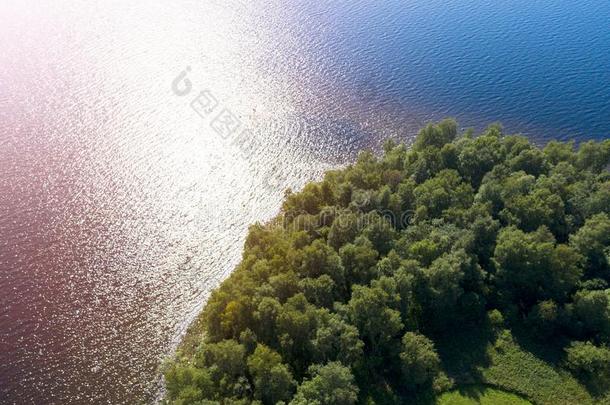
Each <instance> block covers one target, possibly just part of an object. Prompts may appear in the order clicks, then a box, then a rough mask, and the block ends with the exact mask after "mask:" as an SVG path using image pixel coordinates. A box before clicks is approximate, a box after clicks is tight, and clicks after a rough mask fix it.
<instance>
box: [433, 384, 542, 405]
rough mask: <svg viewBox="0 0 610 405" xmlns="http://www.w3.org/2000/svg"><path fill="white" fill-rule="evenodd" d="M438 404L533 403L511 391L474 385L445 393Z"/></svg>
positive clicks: (529, 404)
mask: <svg viewBox="0 0 610 405" xmlns="http://www.w3.org/2000/svg"><path fill="white" fill-rule="evenodd" d="M437 405H531V402H529V401H528V400H526V399H523V398H521V397H519V396H517V395H515V394H511V393H509V392H505V391H500V390H498V389H495V388H490V387H485V386H482V385H472V386H465V387H461V388H459V389H457V390H454V391H451V392H446V393H444V394H443V395H441V396H440V397H439V398H438V401H437Z"/></svg>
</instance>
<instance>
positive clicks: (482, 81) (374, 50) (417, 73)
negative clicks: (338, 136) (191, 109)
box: [298, 0, 610, 140]
mask: <svg viewBox="0 0 610 405" xmlns="http://www.w3.org/2000/svg"><path fill="white" fill-rule="evenodd" d="M300 7H302V8H299V12H300V14H298V15H299V18H300V21H302V22H303V24H302V25H303V26H304V27H301V28H300V29H301V30H302V31H301V32H302V33H303V36H302V39H303V40H304V43H305V45H304V47H305V48H306V49H307V50H308V51H309V52H312V53H314V54H316V55H317V57H316V61H317V62H319V64H320V65H321V67H320V70H322V71H324V72H326V74H327V76H328V80H329V81H332V82H334V83H336V84H337V86H338V87H342V88H345V89H350V91H352V92H356V93H358V94H359V95H360V96H361V98H362V102H363V103H368V105H369V106H372V107H371V108H380V107H381V108H385V107H386V106H392V107H391V108H390V107H388V108H389V109H392V110H393V111H394V112H397V116H398V117H400V113H401V111H403V110H404V112H405V113H409V112H411V111H413V110H416V111H417V113H416V114H415V116H416V117H418V118H420V121H421V120H428V119H439V118H441V117H443V116H447V115H449V116H455V117H457V118H458V119H459V120H460V122H461V123H462V124H464V125H465V126H475V127H481V126H485V125H486V124H488V123H489V122H492V121H501V122H502V123H503V124H504V125H505V127H506V128H507V130H510V131H515V132H523V133H525V134H528V135H530V136H533V137H534V138H537V139H540V140H547V139H550V138H560V139H567V138H577V139H589V138H597V139H600V138H603V137H607V136H608V135H610V2H608V1H601V0H592V1H591V0H586V1H580V2H574V1H564V0H555V1H551V0H549V1H506V0H500V1H473V0H446V1H438V0H425V1H384V2H369V1H335V2H332V4H325V5H314V6H312V5H302V6H300ZM308 35H311V41H308V40H307V39H306V37H307V36H308ZM308 44H309V46H308ZM321 50H322V52H321Z"/></svg>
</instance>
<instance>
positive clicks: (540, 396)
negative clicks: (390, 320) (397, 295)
mask: <svg viewBox="0 0 610 405" xmlns="http://www.w3.org/2000/svg"><path fill="white" fill-rule="evenodd" d="M437 343H438V348H439V352H440V353H441V358H442V359H443V366H444V369H445V370H446V372H447V375H448V376H449V377H450V378H451V379H452V380H453V381H454V386H455V387H464V386H470V385H475V386H476V385H484V386H492V387H494V388H497V389H499V390H502V391H504V392H510V393H514V394H517V395H518V396H520V397H522V398H527V399H528V400H529V401H530V402H532V403H534V404H537V405H573V404H578V405H591V404H608V403H610V402H608V398H607V397H606V398H594V397H593V396H592V395H591V393H590V392H589V391H588V390H587V388H586V387H585V386H584V385H583V384H581V383H580V382H579V381H578V380H577V379H576V378H575V377H574V376H572V375H571V374H570V373H569V372H567V371H566V370H565V369H563V368H562V367H561V363H560V358H561V356H560V352H561V348H560V346H559V345H557V346H555V347H554V346H553V343H554V342H548V344H547V346H546V347H542V348H540V347H534V346H533V345H530V344H529V343H527V342H523V341H518V340H517V339H516V338H515V337H514V336H513V335H512V334H511V333H510V332H509V331H508V330H504V331H501V332H499V333H498V335H497V337H496V336H494V334H493V333H492V332H491V331H490V330H489V329H488V328H485V327H482V328H480V329H477V330H469V331H465V332H463V333H461V334H458V335H453V336H451V337H450V338H449V337H448V338H447V340H446V341H443V340H440V341H439V342H437ZM526 348H527V349H526ZM462 390H463V389H462ZM452 393H453V392H452ZM445 395H446V394H445ZM441 398H442V397H441ZM449 398H452V397H449ZM444 403H447V404H449V403H453V402H444ZM444 403H443V402H441V404H444ZM455 403H456V404H461V402H455ZM464 403H465V404H468V403H477V402H464ZM509 403H510V402H509Z"/></svg>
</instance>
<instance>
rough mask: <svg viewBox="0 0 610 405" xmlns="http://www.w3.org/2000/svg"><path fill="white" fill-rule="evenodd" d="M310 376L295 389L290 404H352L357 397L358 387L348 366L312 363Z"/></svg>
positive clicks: (334, 363) (333, 363)
mask: <svg viewBox="0 0 610 405" xmlns="http://www.w3.org/2000/svg"><path fill="white" fill-rule="evenodd" d="M309 373H310V375H311V377H310V378H308V379H306V380H305V381H303V383H302V384H301V385H299V387H298V389H297V393H296V395H295V396H294V399H293V400H292V401H291V402H290V405H352V404H355V403H356V401H357V399H358V391H359V390H358V387H357V386H356V384H355V381H354V376H353V375H352V373H351V371H350V369H349V368H347V367H345V366H343V365H341V363H337V362H331V363H328V364H325V365H314V366H311V367H310V369H309Z"/></svg>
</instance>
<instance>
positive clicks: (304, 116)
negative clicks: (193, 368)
mask: <svg viewBox="0 0 610 405" xmlns="http://www.w3.org/2000/svg"><path fill="white" fill-rule="evenodd" d="M310 3H311V2H306V1H301V0H297V1H294V2H290V3H288V2H280V1H267V2H262V1H253V2H245V1H239V0H230V1H216V0H214V1H187V0H180V1H176V2H172V4H168V2H161V1H148V2H144V1H141V0H130V1H118V0H110V1H104V2H101V1H92V2H77V1H75V0H57V1H50V0H34V1H31V2H27V4H25V3H24V2H22V1H16V0H5V1H3V2H2V3H0V49H2V52H0V302H1V303H2V305H1V306H0V403H3V404H4V403H20V404H21V403H36V404H47V403H48V404H55V403H57V404H68V403H70V404H81V403H83V404H84V403H92V402H93V403H109V404H133V403H140V402H149V401H151V400H153V399H154V398H155V396H156V393H157V392H158V388H159V387H158V381H159V379H158V377H159V373H158V367H159V364H160V362H161V361H162V359H163V358H164V357H166V356H168V355H170V354H171V352H172V350H173V348H174V347H175V345H176V343H177V341H178V339H179V337H180V335H181V333H182V332H183V331H184V329H185V328H186V326H187V325H188V323H189V322H190V320H192V319H193V317H194V316H195V315H196V314H197V311H198V310H199V309H200V308H201V305H202V304H203V302H204V300H205V298H206V297H207V295H208V293H209V291H210V289H211V288H213V287H214V286H216V285H217V284H218V283H219V282H220V281H221V280H222V279H223V278H224V277H226V276H227V274H229V272H230V271H231V270H232V268H233V267H234V266H235V265H236V264H237V263H238V261H239V259H240V252H241V246H242V243H243V239H244V237H245V234H246V231H247V226H248V224H251V223H253V222H255V221H257V220H260V221H264V220H267V219H269V218H271V217H273V216H274V215H275V214H276V213H277V211H278V209H279V206H280V203H281V199H282V195H283V189H284V188H286V187H292V188H297V189H298V188H299V187H302V185H303V184H305V182H307V181H310V180H313V179H318V178H320V176H321V175H322V173H323V172H324V171H325V170H327V169H329V168H332V167H337V166H340V165H343V164H346V163H348V162H350V161H352V160H353V159H354V158H355V156H356V153H357V151H358V150H360V149H362V148H374V149H377V148H379V146H380V144H381V143H382V142H383V140H384V139H386V138H387V137H394V138H397V139H402V140H406V141H408V140H409V139H412V137H413V136H414V134H415V133H416V131H417V129H418V128H419V127H421V126H422V125H423V124H424V123H426V122H428V121H434V120H439V119H441V118H443V117H446V116H453V117H456V118H457V119H458V120H459V121H460V123H461V124H463V125H464V126H474V127H476V128H477V129H481V128H483V127H484V126H486V125H487V124H488V123H490V122H492V121H501V122H503V123H504V125H505V127H506V129H507V131H510V132H522V133H524V134H526V135H528V136H530V137H533V138H534V139H535V140H536V141H537V142H539V143H542V142H545V141H547V140H549V139H562V140H567V139H575V140H577V141H580V140H587V139H602V138H607V137H608V135H609V134H610V86H608V83H610V28H609V27H608V21H610V3H608V2H607V1H591V0H587V1H583V2H579V3H578V4H574V3H572V2H567V1H550V2H537V1H534V2H532V1H524V0H523V1H522V0H519V1H516V2H515V1H511V2H509V1H499V2H497V1H496V2H487V1H458V0H449V1H444V2H440V1H435V0H433V1H419V0H418V1H387V2H383V3H379V2H375V3H371V2H365V1H360V0H356V1H353V0H352V1H347V0H340V1H333V2H330V1H329V2H317V3H315V4H310Z"/></svg>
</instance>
